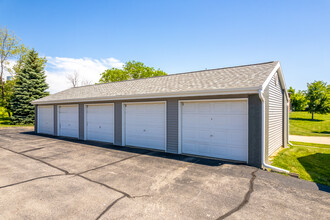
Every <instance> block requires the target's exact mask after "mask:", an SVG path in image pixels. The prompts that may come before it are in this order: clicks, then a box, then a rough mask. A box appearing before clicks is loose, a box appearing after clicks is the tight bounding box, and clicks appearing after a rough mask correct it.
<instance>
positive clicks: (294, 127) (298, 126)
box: [290, 112, 330, 137]
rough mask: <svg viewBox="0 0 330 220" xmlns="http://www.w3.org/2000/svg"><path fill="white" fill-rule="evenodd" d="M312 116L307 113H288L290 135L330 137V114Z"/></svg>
mask: <svg viewBox="0 0 330 220" xmlns="http://www.w3.org/2000/svg"><path fill="white" fill-rule="evenodd" d="M311 118H312V115H311V114H309V113H308V112H290V134H292V135H305V136H327V137H330V114H327V115H321V114H314V120H312V119H311Z"/></svg>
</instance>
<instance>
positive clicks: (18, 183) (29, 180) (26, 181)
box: [0, 174, 72, 189]
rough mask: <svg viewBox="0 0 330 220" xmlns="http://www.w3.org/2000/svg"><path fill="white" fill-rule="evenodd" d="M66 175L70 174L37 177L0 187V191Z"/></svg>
mask: <svg viewBox="0 0 330 220" xmlns="http://www.w3.org/2000/svg"><path fill="white" fill-rule="evenodd" d="M66 175H70V174H54V175H47V176H39V177H36V178H32V179H28V180H24V181H22V182H17V183H12V184H8V185H5V186H0V189H3V188H7V187H10V186H16V185H20V184H23V183H28V182H31V181H34V180H40V179H44V178H49V177H55V176H66ZM71 175H72V174H71Z"/></svg>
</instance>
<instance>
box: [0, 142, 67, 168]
mask: <svg viewBox="0 0 330 220" xmlns="http://www.w3.org/2000/svg"><path fill="white" fill-rule="evenodd" d="M0 148H2V149H4V150H8V151H10V152H12V153H15V154H19V155H22V156H25V157H27V158H30V159H32V160H36V161H39V162H40V163H43V164H46V165H47V166H50V167H52V168H55V169H57V170H60V171H62V172H64V173H65V174H69V172H68V171H66V170H64V169H62V168H59V167H57V166H54V165H52V164H50V163H47V162H45V161H43V160H40V159H37V158H34V157H31V156H29V155H26V154H23V153H19V152H16V151H13V150H10V149H7V148H4V147H1V146H0Z"/></svg>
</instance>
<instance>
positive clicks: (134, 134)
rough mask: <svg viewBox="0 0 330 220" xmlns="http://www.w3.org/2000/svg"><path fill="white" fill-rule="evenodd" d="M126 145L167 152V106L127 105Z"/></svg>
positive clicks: (157, 104)
mask: <svg viewBox="0 0 330 220" xmlns="http://www.w3.org/2000/svg"><path fill="white" fill-rule="evenodd" d="M124 114H125V121H124V123H125V124H124V127H125V142H126V145H130V146H137V147H145V148H152V149H159V150H165V118H166V117H165V104H163V103H150V104H149V103H146V104H139V103H138V104H132V103H130V104H126V106H125V107H124Z"/></svg>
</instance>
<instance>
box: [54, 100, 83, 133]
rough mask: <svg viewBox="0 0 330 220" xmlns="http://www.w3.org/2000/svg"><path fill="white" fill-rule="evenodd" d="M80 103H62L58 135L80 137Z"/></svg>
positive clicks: (59, 111) (59, 108) (59, 110)
mask: <svg viewBox="0 0 330 220" xmlns="http://www.w3.org/2000/svg"><path fill="white" fill-rule="evenodd" d="M78 117H79V115H78V105H61V106H59V107H58V122H59V123H58V131H59V132H58V135H59V136H65V137H74V138H78V137H79V118H78Z"/></svg>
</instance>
